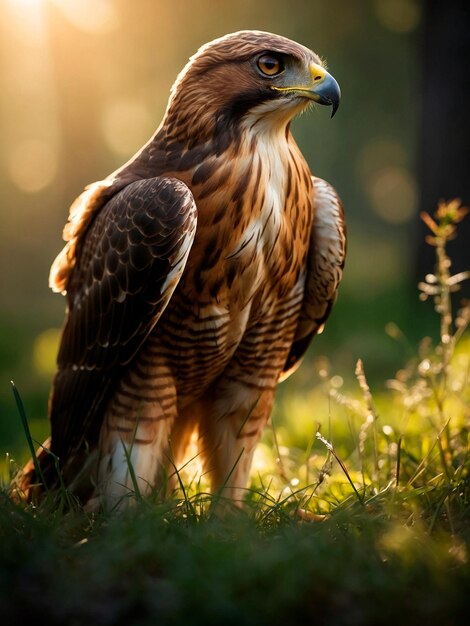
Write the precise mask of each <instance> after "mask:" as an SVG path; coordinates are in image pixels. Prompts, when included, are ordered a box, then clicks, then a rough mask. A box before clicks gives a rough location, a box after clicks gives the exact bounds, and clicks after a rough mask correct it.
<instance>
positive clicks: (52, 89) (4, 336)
mask: <svg viewBox="0 0 470 626" xmlns="http://www.w3.org/2000/svg"><path fill="white" fill-rule="evenodd" d="M467 14H468V9H467V8H466V3H465V2H463V1H458V0H448V1H447V2H440V1H434V0H429V1H424V0H423V1H420V0H328V1H327V0H289V2H286V1H285V0H284V1H282V2H281V1H280V0H269V2H268V1H267V0H257V1H256V2H253V1H247V0H238V1H237V2H228V1H226V0H220V1H217V2H216V1H214V0H191V1H190V0H177V1H174V0H173V1H169V0H136V1H134V2H126V1H125V0H0V51H1V55H0V190H1V191H0V193H1V196H0V197H1V202H0V299H1V300H0V453H1V454H3V453H4V452H6V451H9V452H11V453H12V454H13V455H16V458H17V459H18V460H20V458H23V457H21V453H20V449H21V447H22V446H23V444H22V443H20V442H23V438H22V433H21V426H20V422H19V418H18V416H17V411H16V408H15V406H14V402H13V397H12V394H11V389H10V380H12V379H13V380H14V381H15V382H16V384H17V385H18V387H19V390H20V392H21V395H22V397H23V400H24V403H25V405H26V411H27V414H28V417H29V419H30V421H31V424H32V427H33V431H34V433H35V434H36V436H37V437H38V438H41V437H42V436H44V435H46V433H47V421H46V419H45V418H46V413H47V394H48V389H49V385H50V380H51V377H52V374H53V369H54V360H55V351H56V347H57V338H58V333H59V329H60V327H61V325H62V321H63V314H64V306H65V301H64V299H63V298H62V297H60V296H58V295H54V294H52V292H51V291H50V290H49V289H48V286H47V279H48V272H49V266H50V264H51V262H52V260H53V258H54V257H55V255H56V254H57V253H58V252H59V250H60V249H61V247H62V241H61V231H62V227H63V225H64V223H65V221H66V218H67V213H68V207H69V206H70V203H71V202H72V200H73V199H74V198H75V197H76V196H77V195H78V194H79V193H80V191H81V190H82V188H83V187H84V186H85V185H86V184H87V183H89V182H92V181H94V180H98V179H101V178H103V177H105V176H106V175H107V174H109V173H110V172H112V171H113V170H114V169H115V168H117V167H118V166H120V165H121V164H122V163H123V162H125V161H126V160H127V159H128V158H129V157H130V156H131V155H132V154H133V153H134V152H135V151H136V150H137V149H138V148H140V146H141V145H142V144H143V143H144V142H145V141H146V140H147V139H148V138H149V137H150V135H151V134H153V132H154V130H155V128H156V127H157V126H158V124H159V122H160V120H161V118H162V115H163V113H164V110H165V106H166V102H167V98H168V94H169V90H170V87H171V85H172V83H173V81H174V79H175V77H176V75H177V73H178V72H179V71H180V69H181V68H182V67H183V66H184V64H185V63H186V61H187V59H188V57H189V56H190V55H191V54H193V53H194V52H195V51H196V50H197V48H198V47H199V46H200V45H202V44H203V43H205V42H206V41H208V40H211V39H213V38H215V37H218V36H220V35H222V34H225V33H227V32H232V31H236V30H240V29H245V28H250V29H261V30H268V31H272V32H276V33H279V34H282V35H285V36H287V37H290V38H292V39H295V40H297V41H299V42H301V43H303V44H305V45H306V46H308V47H310V48H312V49H313V50H315V51H316V52H318V53H319V54H320V56H322V57H323V58H326V59H327V61H328V67H329V69H330V71H331V73H332V74H333V75H334V76H335V78H336V79H337V80H338V82H339V84H340V85H341V89H342V94H343V99H342V103H341V107H340V109H339V111H338V113H337V115H336V117H335V118H334V119H333V120H330V119H329V111H328V110H326V108H325V109H323V108H321V109H320V108H318V109H317V110H315V111H314V112H313V113H311V114H309V115H304V116H302V117H301V118H300V119H299V120H297V121H296V122H295V124H294V135H295V137H296V140H297V142H298V144H299V145H300V147H301V149H302V151H303V153H304V154H305V155H306V157H307V160H308V162H309V163H310V166H311V169H312V171H313V172H314V173H315V174H316V175H318V176H321V177H323V178H326V179H327V180H329V181H330V182H331V183H333V184H334V186H335V187H336V188H337V189H338V191H339V193H340V194H341V196H342V198H343V201H344V204H345V208H346V215H347V221H348V229H349V251H348V259H347V266H346V271H345V275H344V280H343V284H342V286H341V290H340V297H339V300H338V303H337V306H336V308H335V310H334V313H333V316H332V319H331V321H330V322H329V323H328V325H327V328H326V332H325V333H324V334H323V335H322V336H321V337H319V338H318V339H316V340H315V342H314V344H313V346H312V348H311V350H310V353H309V356H308V359H307V362H306V363H304V365H303V367H302V368H301V369H300V370H299V372H298V373H297V374H296V375H295V376H294V377H293V378H292V379H290V381H289V382H288V383H286V385H285V386H284V388H288V389H290V390H291V391H292V390H294V391H297V392H299V393H300V392H301V391H302V390H303V389H305V388H307V387H309V386H312V385H314V384H317V383H318V376H317V375H316V374H315V367H314V365H313V363H314V360H315V358H316V357H317V356H319V355H323V354H326V355H328V358H329V359H330V360H331V362H332V371H334V372H335V373H336V374H338V375H339V376H341V377H343V378H346V379H347V378H348V377H349V376H352V375H353V372H354V363H355V361H356V359H357V358H358V357H361V358H362V359H363V361H364V364H365V367H366V371H367V372H369V375H370V379H371V382H372V383H374V381H376V384H377V385H379V384H382V385H383V382H382V383H380V382H379V381H383V380H384V379H385V378H387V377H391V376H393V375H394V373H395V370H396V369H397V368H398V367H399V366H400V364H401V363H402V362H403V359H404V358H405V356H406V350H407V348H406V346H405V345H404V343H403V342H400V341H396V338H395V339H394V338H393V337H391V336H390V335H395V336H396V335H397V330H396V327H395V326H393V325H390V324H391V323H393V324H395V325H396V326H397V327H399V328H400V329H401V331H403V333H404V335H405V336H406V337H407V338H408V341H409V342H410V345H411V346H414V345H416V343H417V341H418V339H419V338H421V337H422V336H423V335H425V334H428V333H429V334H437V332H438V328H437V324H438V323H437V321H435V318H434V317H433V315H432V304H431V303H429V302H426V303H420V302H419V301H418V292H417V289H416V283H417V282H418V279H421V278H422V276H423V274H424V273H426V272H428V271H431V270H432V255H431V254H428V252H427V250H426V248H425V244H423V232H424V230H423V228H422V226H421V225H420V221H419V212H420V211H421V210H425V211H428V212H433V211H434V209H435V207H436V205H437V202H438V200H439V199H440V198H451V197H455V196H457V197H461V198H462V200H463V201H464V202H465V203H467V204H468V203H469V202H470V198H469V194H468V192H469V179H470V176H469V174H470V172H468V165H469V158H468V156H469V151H468V146H469V145H470V139H469V136H468V129H469V123H468V121H467V117H468V96H469V95H470V89H469V78H468V70H466V72H467V73H466V74H464V72H465V69H464V67H465V51H466V52H468V40H469V37H468V20H467V17H468V15H467ZM467 58H468V56H467ZM467 221H470V220H468V219H467ZM450 252H451V255H452V254H453V251H452V248H451V249H450ZM469 256H470V253H469V231H468V226H467V230H466V234H465V232H464V229H462V230H461V235H460V244H459V243H458V242H457V243H456V247H455V250H454V259H455V268H454V269H455V271H457V270H463V269H468V267H469V266H470V258H469ZM387 331H388V332H387ZM283 393H285V392H283ZM77 401H79V398H77Z"/></svg>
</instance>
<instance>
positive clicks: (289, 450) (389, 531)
mask: <svg viewBox="0 0 470 626" xmlns="http://www.w3.org/2000/svg"><path fill="white" fill-rule="evenodd" d="M464 213H465V212H464V210H463V209H462V208H460V207H459V205H458V203H456V202H451V203H447V204H442V205H440V207H439V209H438V211H437V213H436V216H435V219H432V218H431V217H429V216H426V217H425V218H424V219H425V221H426V223H427V224H428V226H429V227H430V230H431V235H430V239H429V243H430V244H431V245H433V246H434V247H435V249H436V270H435V272H434V273H433V274H432V275H431V274H430V275H428V276H427V277H426V278H425V280H424V281H423V283H422V284H421V285H420V292H421V294H422V298H423V299H424V298H431V299H433V301H434V305H435V308H436V311H437V314H438V316H437V318H436V319H437V323H438V324H439V340H438V341H437V343H436V344H435V345H433V344H432V342H431V341H430V340H429V339H426V338H425V339H423V341H422V342H421V344H420V346H419V349H418V351H417V353H416V354H413V355H411V358H410V359H409V361H408V362H407V363H406V364H405V365H404V366H403V368H402V369H401V370H400V371H399V372H397V374H396V376H395V378H394V379H393V380H391V381H387V384H386V389H384V390H380V391H379V392H376V391H375V390H371V388H370V386H369V383H368V378H367V364H364V363H362V362H361V361H358V363H357V366H356V371H355V379H356V384H355V387H354V388H349V387H347V386H346V385H345V384H344V382H343V378H342V376H339V375H338V374H336V373H334V372H330V371H329V369H328V364H327V363H326V361H324V360H322V361H321V362H320V363H319V364H318V372H319V374H318V375H319V383H318V384H317V385H315V386H314V387H313V388H312V390H311V391H309V392H308V393H306V394H304V395H303V396H301V397H298V396H295V397H294V396H292V395H289V394H281V397H280V401H279V403H278V407H277V411H276V413H275V415H274V417H273V424H272V428H271V429H267V431H266V433H265V436H264V438H263V441H262V443H261V444H260V446H259V449H258V451H257V455H256V458H255V463H254V472H253V480H252V485H251V488H250V490H248V491H247V497H246V505H245V508H244V509H243V510H242V511H239V510H232V509H230V507H222V508H221V507H219V506H213V505H214V499H213V498H212V497H211V496H209V495H207V493H206V491H205V485H204V479H203V477H202V478H201V477H200V476H199V475H198V474H197V468H196V467H195V464H194V463H193V464H189V465H188V466H187V467H186V468H184V471H182V472H181V476H179V478H180V480H181V482H180V489H179V491H178V492H177V493H175V495H174V497H172V498H170V499H169V500H167V501H166V502H164V503H162V502H161V501H158V498H156V497H153V498H152V497H142V496H140V494H137V495H138V496H139V497H138V498H137V500H138V501H137V502H136V504H135V507H133V508H130V509H129V510H126V511H124V512H121V513H119V514H116V513H114V514H113V513H110V512H101V513H98V514H93V515H91V514H87V513H85V512H84V511H83V510H82V509H81V508H80V506H79V505H78V504H77V503H75V504H74V503H73V502H72V501H71V500H70V499H68V500H67V501H66V504H67V506H60V505H61V504H64V499H65V498H68V494H64V493H62V494H59V502H57V500H54V499H53V498H52V497H48V498H46V499H45V501H44V502H42V503H41V504H40V505H39V506H32V505H27V504H15V503H13V502H12V501H11V500H10V499H9V497H8V486H7V485H5V486H4V488H3V490H2V491H1V493H0V499H1V500H2V502H1V503H0V563H1V568H0V576H1V585H0V614H1V615H2V619H5V620H6V621H5V623H26V621H27V620H30V619H31V620H35V621H37V619H38V615H40V616H42V618H43V619H44V620H45V621H46V620H47V622H48V623H49V624H77V625H78V624H85V623H88V624H93V625H95V624H96V625H101V624H103V625H108V624H109V625H114V624H124V623H127V624H128V623H131V624H139V625H140V624H141V625H146V624H156V623H162V624H169V625H172V624H175V625H176V624H182V623H188V622H189V623H191V624H200V623H201V624H203V623H204V624H208V623H209V624H219V623H223V624H227V625H231V624H234V625H235V624H236V625H237V626H238V625H244V624H253V625H258V624H268V623H269V624H274V625H275V624H286V623H288V624H296V623H299V624H300V623H302V624H305V623H307V624H308V623H314V624H328V625H330V624H339V625H343V624H344V625H350V624H351V625H352V624H434V623H441V624H446V625H447V624H449V625H450V624H463V623H466V622H467V621H468V617H469V616H470V601H469V600H468V599H467V598H468V590H469V589H470V567H469V564H468V558H469V548H470V524H469V521H470V454H469V453H470V447H469V443H470V442H469V429H470V391H469V385H468V382H469V380H468V379H469V375H470V339H469V338H468V337H466V336H465V329H466V328H467V325H468V323H469V321H470V310H469V307H468V305H466V306H463V307H462V308H461V309H460V310H458V311H457V312H456V313H453V310H452V292H453V291H454V290H456V288H457V287H458V284H459V282H461V281H462V280H464V279H465V278H467V275H466V274H461V275H458V276H456V277H455V276H452V275H451V272H450V259H449V258H448V257H447V254H446V244H447V241H448V240H449V239H450V238H452V237H453V236H455V234H456V225H457V224H458V222H459V221H460V220H461V219H462V218H463V217H464ZM387 330H388V333H389V334H390V335H391V336H393V337H394V338H395V339H396V340H397V341H400V342H405V339H404V337H403V336H402V334H401V332H400V331H399V329H398V328H397V327H396V326H393V325H390V326H389V327H388V329H387ZM345 387H346V388H345ZM317 420H318V421H317ZM27 432H28V431H27ZM58 504H59V506H58ZM216 504H217V502H216Z"/></svg>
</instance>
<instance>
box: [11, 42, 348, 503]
mask: <svg viewBox="0 0 470 626" xmlns="http://www.w3.org/2000/svg"><path fill="white" fill-rule="evenodd" d="M339 99H340V89H339V86H338V84H337V82H336V80H335V79H334V78H333V77H332V76H331V75H330V74H329V73H328V72H327V71H326V69H325V65H324V63H323V62H322V61H321V59H320V57H319V56H317V55H316V54H315V53H314V52H312V51H311V50H309V49H307V48H306V47H304V46H302V45H300V44H298V43H295V42H293V41H291V40H289V39H286V38H285V37H281V36H278V35H274V34H270V33H266V32H260V31H248V30H247V31H240V32H236V33H233V34H229V35H226V36H224V37H221V38H219V39H216V40H214V41H212V42H210V43H207V44H206V45H204V46H202V48H200V50H199V51H198V52H197V53H196V54H195V55H194V56H193V57H191V59H190V60H189V62H188V63H187V65H186V66H185V68H184V69H183V70H182V72H181V73H180V74H179V76H178V77H177V79H176V82H175V83H174V85H173V87H172V89H171V93H170V98H169V101H168V106H167V109H166V112H165V115H164V118H163V121H162V122H161V124H160V126H159V128H158V129H157V131H156V133H155V134H154V136H153V137H152V138H151V139H150V141H149V142H148V143H147V144H146V145H145V146H144V147H143V148H142V149H141V150H140V151H139V152H138V153H137V154H136V155H135V156H134V157H133V158H132V159H131V160H130V161H129V162H128V163H127V164H125V165H124V166H123V167H121V168H120V169H118V170H117V171H115V172H114V173H113V174H111V175H110V176H108V177H107V178H106V179H104V180H102V181H100V182H95V183H93V184H91V185H90V186H89V187H88V188H87V189H86V190H85V191H84V192H83V193H82V195H81V196H79V197H78V199H77V200H76V201H75V203H74V204H73V205H72V207H71V210H70V215H69V220H68V223H67V224H66V226H65V229H64V239H65V241H66V242H67V243H66V245H65V248H64V249H63V250H62V252H61V253H60V254H59V256H58V257H57V259H56V260H55V261H54V263H53V265H52V269H51V274H50V285H51V287H52V289H53V290H54V291H57V292H61V293H63V294H66V296H67V310H66V318H65V324H64V328H63V333H62V339H61V344H60V348H59V353H58V359H57V372H56V375H55V378H54V381H53V385H52V390H51V395H50V403H49V412H50V422H51V437H50V440H49V441H48V442H47V443H46V444H45V446H44V447H43V448H42V449H41V450H40V452H39V454H38V460H39V463H40V466H41V468H42V471H41V475H42V478H43V479H44V481H45V483H46V486H48V487H49V488H52V489H53V488H54V487H55V486H56V485H57V484H58V477H57V468H58V469H59V471H60V474H61V481H63V483H65V485H66V486H67V487H68V488H69V489H71V490H72V491H75V492H76V493H77V494H79V497H81V498H82V499H83V500H84V501H88V503H89V504H90V503H92V504H91V506H93V503H95V504H96V503H97V502H99V503H100V504H101V505H103V504H104V505H107V506H116V505H119V503H120V502H122V501H123V500H125V499H126V496H127V495H128V494H129V493H131V492H132V491H133V490H134V489H135V488H136V487H138V488H139V490H140V492H141V493H143V494H145V493H149V492H151V491H152V490H154V489H159V488H161V486H162V484H163V482H164V481H165V477H168V476H169V475H171V474H172V473H174V470H175V468H178V467H180V466H181V463H182V460H183V459H184V454H185V451H186V449H187V446H188V443H189V441H190V438H191V437H192V435H193V433H194V432H197V444H198V448H199V454H200V456H201V459H202V463H203V468H204V471H205V473H206V474H207V475H208V476H209V478H210V482H211V488H212V490H213V491H214V492H222V493H223V494H224V496H226V497H227V498H231V499H233V501H235V502H236V503H238V502H240V501H241V500H242V499H243V494H244V490H245V488H246V485H247V481H248V478H249V470H250V465H251V462H252V457H253V452H254V449H255V447H256V444H257V442H258V440H259V438H260V435H261V433H262V431H263V428H264V427H265V425H266V422H267V421H268V419H269V417H270V413H271V409H272V406H273V401H274V394H275V391H276V387H277V385H278V383H279V382H280V381H281V380H283V379H284V378H286V377H287V376H288V375H289V374H290V373H291V372H292V371H293V370H294V369H295V368H296V367H297V366H298V364H299V362H300V360H301V359H302V357H303V355H304V353H305V351H306V349H307V347H308V345H309V343H310V341H311V340H312V338H313V337H314V336H315V334H316V333H318V332H319V330H320V329H321V328H322V327H323V325H324V323H325V321H326V319H327V318H328V316H329V314H330V311H331V308H332V305H333V303H334V301H335V298H336V293H337V289H338V285H339V283H340V280H341V276H342V270H343V265H344V258H345V248H346V232H345V223H344V215H343V208H342V205H341V202H340V200H339V198H338V195H337V193H336V192H335V190H334V189H333V187H332V186H330V185H329V184H328V183H327V182H325V181H324V180H321V179H319V178H316V177H312V175H311V173H310V170H309V168H308V165H307V163H306V161H305V159H304V157H303V156H302V154H301V152H300V151H299V148H298V147H297V145H296V143H295V141H294V139H293V137H292V134H291V130H290V124H291V121H292V119H293V118H294V117H295V116H296V115H298V114H299V113H301V112H302V111H303V110H304V109H306V108H307V107H309V105H310V104H311V103H312V102H317V103H320V104H324V105H331V106H332V113H333V114H334V113H335V111H336V109H337V107H338V104H339ZM42 478H41V479H42ZM39 480H40V478H39V477H38V476H37V475H36V474H35V471H34V468H33V465H32V464H30V465H29V467H27V468H26V469H25V471H24V475H23V488H24V489H25V490H28V489H29V491H31V489H30V487H31V486H32V485H34V484H37V483H38V482H39ZM36 488H38V487H36ZM39 488H40V487H39Z"/></svg>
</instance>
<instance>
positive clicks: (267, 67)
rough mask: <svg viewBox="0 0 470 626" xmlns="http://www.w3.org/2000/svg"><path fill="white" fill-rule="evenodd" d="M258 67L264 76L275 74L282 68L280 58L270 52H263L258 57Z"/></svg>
mask: <svg viewBox="0 0 470 626" xmlns="http://www.w3.org/2000/svg"><path fill="white" fill-rule="evenodd" d="M258 68H259V70H260V71H261V72H262V73H263V74H266V76H276V74H280V73H281V72H282V70H283V69H284V66H283V65H282V63H281V61H280V59H278V57H275V56H274V55H272V54H263V56H261V57H260V58H259V59H258Z"/></svg>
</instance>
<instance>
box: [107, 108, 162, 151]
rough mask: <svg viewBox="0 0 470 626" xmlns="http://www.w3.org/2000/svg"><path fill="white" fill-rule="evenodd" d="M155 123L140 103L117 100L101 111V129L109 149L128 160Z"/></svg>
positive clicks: (146, 138)
mask: <svg viewBox="0 0 470 626" xmlns="http://www.w3.org/2000/svg"><path fill="white" fill-rule="evenodd" d="M154 125H155V121H154V120H153V119H152V116H151V115H150V112H149V110H148V109H147V107H146V106H145V104H144V103H143V102H142V101H139V100H136V99H132V98H129V97H127V98H120V99H119V98H117V99H115V100H113V101H112V102H110V103H109V104H108V106H106V107H105V108H104V110H103V114H102V120H101V128H102V133H103V137H104V139H105V141H106V143H107V145H108V146H109V148H110V149H111V150H112V151H113V152H115V153H116V154H117V155H119V156H121V157H125V158H128V157H129V156H130V155H131V154H132V153H133V152H136V151H137V150H138V149H139V148H140V147H141V146H142V144H143V143H145V142H146V141H147V140H148V139H149V138H150V135H151V134H152V132H153V130H155V128H154Z"/></svg>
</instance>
